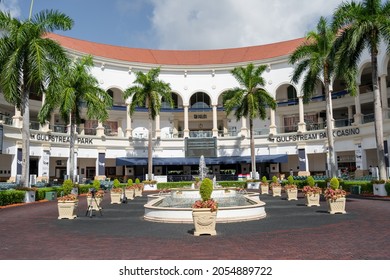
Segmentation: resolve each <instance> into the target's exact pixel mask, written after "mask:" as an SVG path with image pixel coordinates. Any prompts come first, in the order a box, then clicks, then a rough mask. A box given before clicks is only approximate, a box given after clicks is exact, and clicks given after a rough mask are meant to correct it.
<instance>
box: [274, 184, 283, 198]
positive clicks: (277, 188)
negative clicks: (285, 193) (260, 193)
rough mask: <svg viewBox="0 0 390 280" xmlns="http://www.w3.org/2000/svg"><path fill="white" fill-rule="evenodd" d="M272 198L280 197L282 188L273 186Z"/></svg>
mask: <svg viewBox="0 0 390 280" xmlns="http://www.w3.org/2000/svg"><path fill="white" fill-rule="evenodd" d="M272 196H282V186H273V187H272Z"/></svg>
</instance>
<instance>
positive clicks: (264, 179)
mask: <svg viewBox="0 0 390 280" xmlns="http://www.w3.org/2000/svg"><path fill="white" fill-rule="evenodd" d="M261 182H262V183H264V184H266V183H268V180H267V177H265V176H263V177H261Z"/></svg>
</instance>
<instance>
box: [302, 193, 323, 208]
mask: <svg viewBox="0 0 390 280" xmlns="http://www.w3.org/2000/svg"><path fill="white" fill-rule="evenodd" d="M305 197H306V206H308V207H311V206H320V194H319V193H315V194H306V195H305Z"/></svg>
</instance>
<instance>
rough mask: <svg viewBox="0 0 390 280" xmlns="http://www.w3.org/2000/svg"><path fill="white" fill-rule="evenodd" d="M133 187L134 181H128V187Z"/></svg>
mask: <svg viewBox="0 0 390 280" xmlns="http://www.w3.org/2000/svg"><path fill="white" fill-rule="evenodd" d="M132 185H133V179H129V180H127V186H129V187H131V186H132Z"/></svg>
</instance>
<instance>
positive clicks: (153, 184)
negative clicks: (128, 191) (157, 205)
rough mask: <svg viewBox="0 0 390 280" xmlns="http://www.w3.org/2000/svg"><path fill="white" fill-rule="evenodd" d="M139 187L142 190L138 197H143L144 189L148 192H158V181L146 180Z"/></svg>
mask: <svg viewBox="0 0 390 280" xmlns="http://www.w3.org/2000/svg"><path fill="white" fill-rule="evenodd" d="M137 179H138V178H137ZM137 187H138V188H139V189H140V190H141V192H140V193H139V195H138V196H142V190H144V189H145V190H148V191H155V190H157V181H156V180H145V181H143V182H142V184H140V183H138V184H137ZM136 196H137V195H136Z"/></svg>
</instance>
